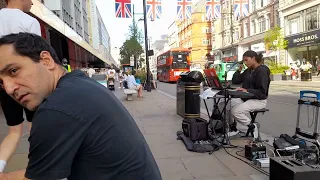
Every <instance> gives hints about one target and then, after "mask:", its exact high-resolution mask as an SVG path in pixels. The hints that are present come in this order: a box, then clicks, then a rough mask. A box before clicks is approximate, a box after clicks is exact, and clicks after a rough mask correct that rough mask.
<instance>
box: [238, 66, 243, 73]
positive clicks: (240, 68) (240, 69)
mask: <svg viewBox="0 0 320 180" xmlns="http://www.w3.org/2000/svg"><path fill="white" fill-rule="evenodd" d="M242 69H243V64H239V69H238V70H239V71H240V72H241V71H242Z"/></svg>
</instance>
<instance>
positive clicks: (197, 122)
mask: <svg viewBox="0 0 320 180" xmlns="http://www.w3.org/2000/svg"><path fill="white" fill-rule="evenodd" d="M182 130H183V134H184V135H185V136H186V137H189V138H190V139H191V140H192V141H200V140H207V139H208V123H207V121H206V120H205V119H202V118H194V119H183V121H182Z"/></svg>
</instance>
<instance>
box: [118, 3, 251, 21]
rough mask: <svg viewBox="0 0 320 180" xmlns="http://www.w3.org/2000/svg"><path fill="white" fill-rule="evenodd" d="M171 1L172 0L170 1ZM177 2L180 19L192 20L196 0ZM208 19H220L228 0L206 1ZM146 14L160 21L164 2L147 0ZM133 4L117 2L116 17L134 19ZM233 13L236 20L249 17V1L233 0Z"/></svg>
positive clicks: (149, 17)
mask: <svg viewBox="0 0 320 180" xmlns="http://www.w3.org/2000/svg"><path fill="white" fill-rule="evenodd" d="M168 1H171V0H168ZM174 1H176V6H177V12H176V16H177V18H178V19H180V20H183V19H190V18H191V14H192V5H193V1H194V0H174ZM205 1H206V2H205V9H206V18H207V19H213V18H215V19H218V18H221V15H222V14H223V13H222V12H221V9H222V6H223V5H224V3H226V1H228V0H205ZM146 3H147V4H146V5H147V7H146V10H147V11H146V12H147V18H148V19H152V20H155V19H160V18H161V16H162V0H146ZM132 10H133V4H132V3H131V0H115V15H116V17H117V18H132V16H133V14H132ZM233 10H234V11H233V13H234V16H235V17H236V18H239V17H246V16H248V15H249V0H233Z"/></svg>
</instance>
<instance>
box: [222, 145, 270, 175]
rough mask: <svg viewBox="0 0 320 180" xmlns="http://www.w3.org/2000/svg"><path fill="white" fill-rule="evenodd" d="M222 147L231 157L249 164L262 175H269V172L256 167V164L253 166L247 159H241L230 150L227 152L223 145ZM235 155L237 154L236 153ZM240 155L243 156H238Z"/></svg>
mask: <svg viewBox="0 0 320 180" xmlns="http://www.w3.org/2000/svg"><path fill="white" fill-rule="evenodd" d="M223 149H224V150H225V151H226V153H227V154H229V155H230V156H232V157H234V158H236V159H238V160H240V161H242V162H244V163H246V164H247V165H249V166H250V167H252V168H253V169H255V170H257V171H259V172H261V173H262V174H264V175H266V176H269V173H268V172H267V171H265V170H263V169H260V168H258V167H257V166H255V165H254V164H252V163H249V162H247V161H245V160H243V159H241V158H239V157H237V156H235V155H233V154H231V153H230V152H228V151H227V149H226V148H224V147H223ZM239 152H241V151H239ZM237 155H238V154H237ZM240 157H243V156H240Z"/></svg>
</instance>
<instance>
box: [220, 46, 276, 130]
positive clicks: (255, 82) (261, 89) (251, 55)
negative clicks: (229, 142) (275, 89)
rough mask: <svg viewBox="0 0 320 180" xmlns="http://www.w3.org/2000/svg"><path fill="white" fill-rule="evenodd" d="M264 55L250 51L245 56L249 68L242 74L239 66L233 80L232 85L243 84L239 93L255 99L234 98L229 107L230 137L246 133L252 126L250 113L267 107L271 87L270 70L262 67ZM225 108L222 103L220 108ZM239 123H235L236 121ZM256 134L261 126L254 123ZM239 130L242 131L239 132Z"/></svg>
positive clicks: (244, 60)
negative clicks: (245, 93)
mask: <svg viewBox="0 0 320 180" xmlns="http://www.w3.org/2000/svg"><path fill="white" fill-rule="evenodd" d="M262 57H263V55H262V54H257V53H256V52H255V51H252V50H249V51H246V52H245V53H244V54H243V63H244V64H245V65H246V66H247V67H248V68H247V69H246V70H245V71H244V72H243V73H241V71H242V68H243V65H242V64H241V65H240V66H239V69H238V71H236V72H235V73H234V75H233V78H232V84H242V87H241V88H237V90H238V91H242V92H247V93H251V94H253V95H254V96H253V98H250V99H244V98H232V99H231V101H230V104H229V105H228V106H227V111H226V112H227V118H230V119H228V120H229V122H230V124H237V125H236V126H235V125H233V126H232V125H231V128H230V131H229V136H235V135H237V134H238V133H239V132H240V131H241V132H246V131H247V129H248V126H249V125H250V121H251V120H250V118H249V117H248V114H249V113H250V111H254V110H259V109H263V108H265V107H266V105H267V98H268V92H269V85H270V70H269V68H268V67H267V66H265V65H262ZM223 106H224V103H220V104H219V107H220V109H222V108H221V107H223ZM234 120H235V121H236V122H238V123H234V122H235V121H234ZM253 126H254V127H251V128H254V132H258V128H259V124H258V123H254V125H253ZM238 129H239V130H240V131H238Z"/></svg>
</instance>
